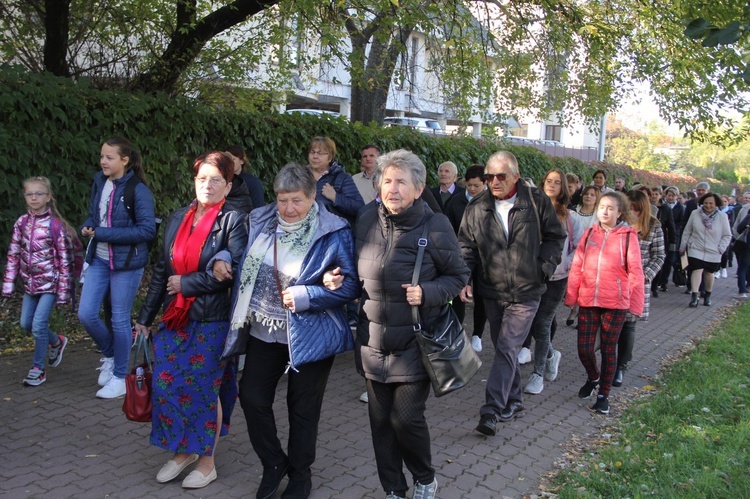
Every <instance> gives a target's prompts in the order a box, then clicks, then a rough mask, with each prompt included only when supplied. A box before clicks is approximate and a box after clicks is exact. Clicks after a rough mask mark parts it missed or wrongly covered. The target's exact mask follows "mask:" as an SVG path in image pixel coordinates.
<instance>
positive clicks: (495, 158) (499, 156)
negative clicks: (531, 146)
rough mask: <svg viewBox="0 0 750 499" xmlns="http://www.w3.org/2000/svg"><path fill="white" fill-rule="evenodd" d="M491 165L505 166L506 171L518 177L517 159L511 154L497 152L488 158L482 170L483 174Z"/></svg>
mask: <svg viewBox="0 0 750 499" xmlns="http://www.w3.org/2000/svg"><path fill="white" fill-rule="evenodd" d="M491 164H492V165H494V164H500V165H506V166H507V167H508V169H510V172H511V173H514V174H516V175H518V159H516V156H515V155H514V154H513V153H512V152H509V151H497V152H496V153H495V154H493V155H492V156H490V158H489V159H488V160H487V164H486V166H485V169H484V171H485V173H486V172H487V168H489V167H490V165H491Z"/></svg>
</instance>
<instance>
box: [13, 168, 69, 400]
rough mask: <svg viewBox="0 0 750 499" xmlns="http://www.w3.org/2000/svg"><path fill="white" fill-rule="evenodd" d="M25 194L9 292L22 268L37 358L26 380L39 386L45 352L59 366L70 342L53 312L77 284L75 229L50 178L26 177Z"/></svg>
mask: <svg viewBox="0 0 750 499" xmlns="http://www.w3.org/2000/svg"><path fill="white" fill-rule="evenodd" d="M23 196H24V198H25V200H26V207H27V208H28V211H27V212H26V213H24V214H23V215H21V216H20V217H19V218H18V220H16V223H15V224H14V225H13V235H12V236H11V240H10V247H9V248H8V264H7V265H6V267H5V276H4V277H3V296H4V297H6V298H8V297H10V296H11V295H12V294H13V288H14V284H15V280H16V277H17V276H18V275H19V274H20V276H21V279H22V280H23V288H24V294H23V305H22V307H21V327H22V328H23V329H25V330H26V331H29V332H30V333H31V334H32V335H33V336H34V364H33V366H32V368H31V370H29V373H28V374H27V375H26V378H24V380H23V384H24V385H26V386H39V385H41V384H42V383H44V382H45V381H46V380H47V377H46V374H45V371H44V363H45V362H44V361H45V357H47V359H48V361H49V365H50V367H57V366H59V365H60V362H61V361H62V358H63V352H64V351H65V347H66V346H67V344H68V339H67V338H66V337H65V336H63V335H61V334H56V333H53V332H52V331H51V330H50V328H49V317H50V314H51V312H52V308H53V307H54V306H55V305H56V304H57V305H61V304H64V303H66V302H67V301H68V300H69V299H71V296H72V294H73V292H74V290H75V283H74V277H73V274H74V270H73V260H74V247H73V241H74V239H73V238H75V229H73V228H72V227H71V226H70V224H69V223H68V222H67V221H66V220H65V219H64V218H63V217H62V216H60V213H59V212H58V211H57V207H56V205H55V199H54V196H53V194H52V185H51V184H50V181H49V179H47V178H45V177H31V178H28V179H26V180H24V181H23ZM78 244H79V246H80V242H79V243H78Z"/></svg>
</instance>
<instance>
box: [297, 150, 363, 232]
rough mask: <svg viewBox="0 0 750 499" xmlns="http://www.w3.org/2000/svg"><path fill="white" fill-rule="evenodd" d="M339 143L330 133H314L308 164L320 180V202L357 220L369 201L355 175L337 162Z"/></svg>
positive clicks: (337, 213) (318, 185)
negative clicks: (362, 194) (347, 171)
mask: <svg viewBox="0 0 750 499" xmlns="http://www.w3.org/2000/svg"><path fill="white" fill-rule="evenodd" d="M335 158H336V143H335V142H334V141H333V140H332V139H330V138H329V137H313V139H312V141H310V149H309V151H308V154H307V160H308V162H309V163H308V166H309V167H310V170H311V171H312V173H313V176H314V177H315V181H316V182H317V188H316V193H317V196H318V202H319V203H321V204H322V205H323V206H324V207H325V208H326V209H328V211H330V212H332V213H334V214H335V215H338V216H340V217H344V218H345V219H347V220H348V221H349V223H353V222H354V219H355V218H356V217H357V212H358V211H359V209H360V208H362V207H363V206H364V205H365V202H364V200H363V199H362V196H361V195H360V193H359V189H357V185H356V184H355V183H354V180H353V179H352V177H351V176H350V175H349V174H347V173H346V171H344V167H343V166H341V165H340V164H338V163H337V162H336V159H335Z"/></svg>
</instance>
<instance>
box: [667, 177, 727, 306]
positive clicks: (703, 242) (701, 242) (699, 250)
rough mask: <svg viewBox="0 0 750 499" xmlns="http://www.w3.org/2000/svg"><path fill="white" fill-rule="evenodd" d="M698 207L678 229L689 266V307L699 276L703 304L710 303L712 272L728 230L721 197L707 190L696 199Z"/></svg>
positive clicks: (694, 298)
mask: <svg viewBox="0 0 750 499" xmlns="http://www.w3.org/2000/svg"><path fill="white" fill-rule="evenodd" d="M698 206H699V208H698V209H696V210H694V211H693V212H692V213H691V214H690V218H689V219H688V222H687V225H686V226H685V232H683V233H682V243H681V244H680V253H683V252H686V251H687V256H688V264H689V267H690V291H691V298H690V305H689V306H690V307H691V308H694V307H697V306H698V287H699V286H700V283H701V279H703V285H704V287H705V291H704V296H703V304H704V305H706V306H710V305H711V291H712V290H713V287H714V272H717V271H718V270H719V269H720V268H721V255H722V254H723V253H724V252H725V251H726V249H727V247H728V246H729V241H730V240H731V238H732V231H731V229H730V228H729V219H728V218H727V215H726V214H725V213H722V211H721V210H720V209H719V207H720V206H721V198H720V197H719V195H718V194H714V193H713V192H709V193H707V194H704V195H703V196H701V197H700V198H699V199H698Z"/></svg>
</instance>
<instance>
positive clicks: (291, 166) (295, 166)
mask: <svg viewBox="0 0 750 499" xmlns="http://www.w3.org/2000/svg"><path fill="white" fill-rule="evenodd" d="M316 188H317V182H316V181H315V177H314V176H313V173H312V170H311V169H310V168H308V167H307V166H302V165H300V164H299V163H287V164H285V165H284V167H283V168H282V169H281V170H279V173H277V174H276V178H274V179H273V192H274V193H276V194H278V193H280V192H297V191H302V192H304V193H305V194H307V197H313V195H315V192H316Z"/></svg>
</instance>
